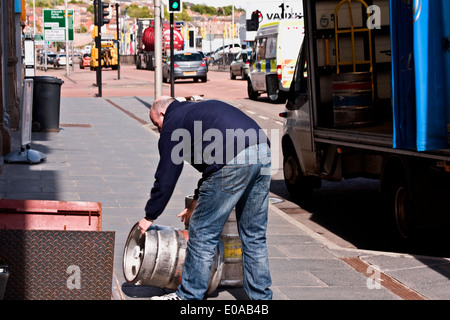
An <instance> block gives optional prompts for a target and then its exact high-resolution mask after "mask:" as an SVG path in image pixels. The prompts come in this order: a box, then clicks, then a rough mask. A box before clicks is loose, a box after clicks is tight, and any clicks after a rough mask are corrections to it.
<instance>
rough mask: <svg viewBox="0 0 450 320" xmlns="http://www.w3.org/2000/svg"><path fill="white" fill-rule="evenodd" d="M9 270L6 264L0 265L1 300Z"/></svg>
mask: <svg viewBox="0 0 450 320" xmlns="http://www.w3.org/2000/svg"><path fill="white" fill-rule="evenodd" d="M8 278H9V271H8V266H6V265H0V300H3V297H4V294H5V290H6V284H7V283H8Z"/></svg>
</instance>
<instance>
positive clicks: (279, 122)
mask: <svg viewBox="0 0 450 320" xmlns="http://www.w3.org/2000/svg"><path fill="white" fill-rule="evenodd" d="M275 123H278V124H279V125H284V123H283V122H281V121H275Z"/></svg>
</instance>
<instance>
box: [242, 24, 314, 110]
mask: <svg viewBox="0 0 450 320" xmlns="http://www.w3.org/2000/svg"><path fill="white" fill-rule="evenodd" d="M304 36H305V28H304V21H303V19H285V20H280V21H275V22H270V23H267V24H264V25H261V26H260V27H259V29H258V31H257V33H256V36H255V43H254V50H253V54H252V59H251V62H250V76H249V78H248V90H247V91H248V96H249V98H250V99H252V100H255V99H256V98H258V97H259V95H260V94H261V93H264V92H267V96H268V97H269V100H270V101H271V102H284V101H285V100H286V94H287V92H288V91H289V87H290V85H291V82H292V78H293V75H294V69H295V64H296V62H297V57H298V53H299V51H300V47H301V45H302V42H303V38H304Z"/></svg>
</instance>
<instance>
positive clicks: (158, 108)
mask: <svg viewBox="0 0 450 320" xmlns="http://www.w3.org/2000/svg"><path fill="white" fill-rule="evenodd" d="M174 101H175V99H174V98H172V97H169V96H161V97H159V98H158V99H156V100H155V101H154V102H153V104H152V106H151V108H150V120H151V121H152V123H153V124H154V125H155V126H157V127H158V130H159V132H161V129H162V125H163V122H164V115H165V114H166V110H167V108H168V107H169V106H170V104H171V103H172V102H174Z"/></svg>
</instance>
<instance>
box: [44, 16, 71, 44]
mask: <svg viewBox="0 0 450 320" xmlns="http://www.w3.org/2000/svg"><path fill="white" fill-rule="evenodd" d="M65 15H66V12H65V10H55V9H44V40H45V41H66V18H65ZM67 16H68V33H69V39H68V40H69V41H73V10H68V15H67Z"/></svg>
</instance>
